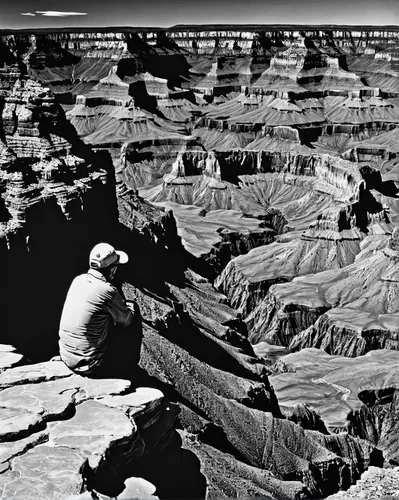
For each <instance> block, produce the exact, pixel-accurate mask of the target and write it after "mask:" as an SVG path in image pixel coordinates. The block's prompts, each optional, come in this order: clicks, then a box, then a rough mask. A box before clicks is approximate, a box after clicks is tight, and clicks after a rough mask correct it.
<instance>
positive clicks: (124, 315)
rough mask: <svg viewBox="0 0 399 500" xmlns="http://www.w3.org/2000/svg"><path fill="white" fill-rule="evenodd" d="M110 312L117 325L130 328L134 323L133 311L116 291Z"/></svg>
mask: <svg viewBox="0 0 399 500" xmlns="http://www.w3.org/2000/svg"><path fill="white" fill-rule="evenodd" d="M109 312H110V313H111V316H112V319H113V320H114V323H115V324H117V325H120V326H129V325H131V324H132V322H133V318H134V314H133V311H132V310H131V309H130V307H129V306H128V305H127V304H126V301H125V299H124V298H123V297H122V295H121V294H120V293H119V292H118V291H117V290H115V295H114V298H113V300H112V302H111V305H110V308H109Z"/></svg>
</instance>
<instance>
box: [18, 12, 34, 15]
mask: <svg viewBox="0 0 399 500" xmlns="http://www.w3.org/2000/svg"><path fill="white" fill-rule="evenodd" d="M21 16H36V14H34V13H33V12H21Z"/></svg>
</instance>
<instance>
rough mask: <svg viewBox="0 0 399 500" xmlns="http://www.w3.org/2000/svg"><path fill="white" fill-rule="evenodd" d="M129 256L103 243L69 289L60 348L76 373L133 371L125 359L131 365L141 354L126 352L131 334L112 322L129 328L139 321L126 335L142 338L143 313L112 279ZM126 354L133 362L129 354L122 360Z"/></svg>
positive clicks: (119, 374)
mask: <svg viewBox="0 0 399 500" xmlns="http://www.w3.org/2000/svg"><path fill="white" fill-rule="evenodd" d="M128 260H129V258H128V256H127V254H126V253H125V252H122V251H117V250H115V249H114V248H113V247H112V246H111V245H109V244H108V243H99V244H98V245H96V246H95V247H94V248H93V250H92V251H91V252H90V258H89V263H90V269H89V270H88V271H87V273H85V274H82V275H80V276H77V277H76V278H75V279H74V280H73V282H72V284H71V286H70V288H69V291H68V295H67V297H66V300H65V304H64V308H63V311H62V316H61V321H60V331H59V337H60V338H59V348H60V356H61V359H62V360H63V362H64V363H65V364H66V365H67V366H68V367H69V368H70V369H71V370H72V371H74V372H75V373H78V374H80V375H89V376H91V377H93V376H94V377H96V378H97V377H108V376H112V377H113V376H122V377H123V376H126V374H128V373H130V371H129V367H127V366H124V364H125V363H126V362H127V363H128V364H129V365H132V363H134V362H135V358H137V353H134V352H130V353H129V352H127V351H126V347H127V346H126V345H124V344H126V342H124V341H126V338H127V336H126V335H121V333H120V332H117V331H115V330H116V329H115V328H114V325H118V326H119V327H122V328H123V329H126V327H129V326H131V325H132V326H133V322H135V323H137V320H138V321H139V327H138V328H140V331H135V332H134V335H131V332H130V330H131V329H130V328H129V329H127V330H128V331H129V332H128V333H129V335H128V337H130V338H131V337H133V336H135V337H136V340H138V339H139V337H140V336H141V321H140V318H139V317H140V312H139V310H138V307H137V306H133V304H132V305H131V304H127V303H126V301H125V299H124V298H123V297H122V295H121V294H120V293H119V292H118V290H117V288H116V287H115V286H114V285H113V284H112V281H113V279H114V277H115V273H116V271H117V269H118V266H119V265H120V264H125V263H126V262H128ZM139 342H140V343H141V338H140V339H139ZM130 344H131V346H130V347H131V348H132V349H133V346H132V343H131V342H130ZM136 344H137V342H136ZM137 348H139V347H137V345H136V349H137ZM128 349H129V350H130V348H128ZM126 355H130V356H131V358H130V362H129V358H127V359H126V360H125V362H123V361H122V359H121V358H122V357H125V358H126Z"/></svg>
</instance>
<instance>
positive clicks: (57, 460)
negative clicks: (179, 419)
mask: <svg viewBox="0 0 399 500" xmlns="http://www.w3.org/2000/svg"><path fill="white" fill-rule="evenodd" d="M130 385H131V384H130V382H128V381H126V380H118V379H108V380H95V379H88V378H83V377H80V376H79V375H75V374H73V373H72V372H71V371H70V370H69V369H68V368H67V367H66V366H65V365H64V364H63V363H62V362H61V361H50V362H47V363H39V364H34V365H23V366H20V367H18V368H9V369H7V370H5V371H3V372H2V373H1V374H0V386H1V391H0V405H1V426H0V427H1V430H0V439H1V442H2V445H1V474H0V484H1V491H2V495H3V497H4V498H12V497H17V498H39V497H40V498H43V499H47V498H61V497H62V498H66V497H67V496H69V495H74V494H80V493H81V492H82V491H84V490H90V491H92V490H94V491H97V492H99V493H102V494H106V495H109V496H116V495H117V494H119V493H121V492H122V490H123V488H124V480H125V479H126V477H127V474H128V472H127V471H128V470H129V469H130V470H132V467H134V463H135V462H137V461H138V460H145V456H146V455H150V454H151V452H152V451H154V450H155V449H157V450H158V451H159V450H162V448H164V447H166V446H167V445H168V443H169V442H170V441H171V440H172V438H173V436H174V435H175V430H174V420H175V419H176V416H177V409H176V406H175V405H173V404H172V403H169V402H167V401H166V400H165V398H164V397H163V394H162V393H161V392H160V391H159V390H157V389H151V388H148V389H147V388H138V389H136V390H134V389H133V388H131V387H130ZM37 477H40V481H37ZM121 498H122V497H121Z"/></svg>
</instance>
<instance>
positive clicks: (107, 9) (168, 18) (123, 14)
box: [0, 0, 399, 30]
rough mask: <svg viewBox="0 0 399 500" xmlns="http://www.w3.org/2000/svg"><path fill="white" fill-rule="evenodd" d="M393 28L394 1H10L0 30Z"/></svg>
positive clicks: (398, 7)
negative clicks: (251, 27) (208, 27)
mask: <svg viewBox="0 0 399 500" xmlns="http://www.w3.org/2000/svg"><path fill="white" fill-rule="evenodd" d="M215 25H228V26H233V25H235V26H244V25H247V26H250V25H262V26H278V25H282V26H326V25H328V26H359V27H360V26H378V27H384V26H389V27H391V26H392V27H396V26H397V27H399V1H398V0H379V1H378V2H377V1H376V0H334V2H332V1H331V0H228V1H226V0H201V2H198V1H197V0H168V1H167V2H165V1H164V0H145V1H143V0H112V1H111V2H110V1H108V0H68V2H67V3H66V4H65V2H62V3H61V1H60V0H12V1H8V2H5V3H4V5H2V11H1V16H0V29H1V30H7V29H8V30H35V29H48V28H50V29H78V28H80V29H82V28H85V29H89V28H90V29H91V28H99V27H101V28H102V29H106V28H119V27H129V28H132V29H137V28H145V29H148V28H157V29H170V28H173V27H175V26H215Z"/></svg>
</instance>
